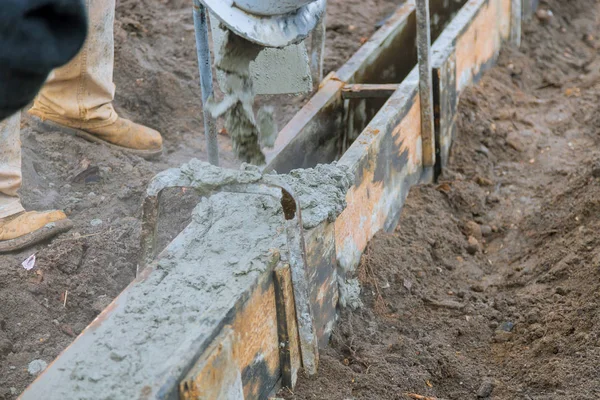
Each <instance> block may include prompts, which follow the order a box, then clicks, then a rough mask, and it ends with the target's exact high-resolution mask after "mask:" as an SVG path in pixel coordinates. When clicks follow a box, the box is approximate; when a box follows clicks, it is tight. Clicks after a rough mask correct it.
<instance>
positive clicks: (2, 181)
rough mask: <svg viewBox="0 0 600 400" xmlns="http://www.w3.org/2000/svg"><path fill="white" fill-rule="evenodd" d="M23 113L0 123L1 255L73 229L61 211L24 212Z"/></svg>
mask: <svg viewBox="0 0 600 400" xmlns="http://www.w3.org/2000/svg"><path fill="white" fill-rule="evenodd" d="M20 125H21V113H17V114H15V115H13V116H12V117H10V118H8V119H5V120H4V121H0V252H5V251H13V250H18V249H21V248H24V247H26V246H30V245H32V244H35V243H37V242H39V241H41V240H45V239H49V238H50V237H52V236H54V235H56V234H58V233H60V232H64V231H65V230H67V229H69V228H70V227H71V222H70V221H68V220H67V219H66V218H67V217H66V216H65V214H64V213H63V212H62V211H45V212H35V211H31V212H25V210H24V208H23V206H22V205H21V201H20V200H19V195H18V193H17V191H18V190H19V188H20V187H21V140H20V131H21V127H20Z"/></svg>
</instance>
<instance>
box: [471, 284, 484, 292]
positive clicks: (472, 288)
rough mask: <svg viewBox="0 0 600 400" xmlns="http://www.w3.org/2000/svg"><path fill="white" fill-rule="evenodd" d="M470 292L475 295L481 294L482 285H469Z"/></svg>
mask: <svg viewBox="0 0 600 400" xmlns="http://www.w3.org/2000/svg"><path fill="white" fill-rule="evenodd" d="M471 290H472V291H474V292H476V293H483V291H484V290H485V288H484V287H483V285H480V284H475V285H471Z"/></svg>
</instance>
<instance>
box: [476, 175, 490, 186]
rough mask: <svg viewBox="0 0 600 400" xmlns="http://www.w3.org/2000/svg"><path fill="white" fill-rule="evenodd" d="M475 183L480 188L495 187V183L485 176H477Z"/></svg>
mask: <svg viewBox="0 0 600 400" xmlns="http://www.w3.org/2000/svg"><path fill="white" fill-rule="evenodd" d="M475 183H477V184H478V185H479V186H493V185H494V182H493V181H492V180H491V179H488V178H486V177H484V176H479V175H477V176H476V177H475Z"/></svg>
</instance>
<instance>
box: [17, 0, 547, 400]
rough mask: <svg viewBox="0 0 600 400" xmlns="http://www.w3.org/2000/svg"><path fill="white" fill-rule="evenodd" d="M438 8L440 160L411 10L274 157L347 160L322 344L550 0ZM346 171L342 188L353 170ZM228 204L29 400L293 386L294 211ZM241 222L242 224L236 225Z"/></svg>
mask: <svg viewBox="0 0 600 400" xmlns="http://www.w3.org/2000/svg"><path fill="white" fill-rule="evenodd" d="M430 3H431V6H430V7H431V8H430V11H431V15H432V25H431V26H432V39H436V40H435V42H434V43H433V45H432V58H431V64H432V70H433V102H434V110H435V113H434V114H435V115H434V117H435V123H434V125H435V129H434V131H435V135H434V142H435V143H434V145H435V149H436V157H435V158H436V164H435V166H433V167H424V166H423V142H422V136H421V110H420V101H419V74H418V69H417V67H416V66H415V65H416V58H417V55H416V48H415V47H414V43H415V38H416V21H415V5H414V3H413V2H412V1H408V2H407V3H406V4H404V5H403V6H401V7H400V8H399V9H398V11H397V12H396V13H395V14H394V15H393V16H392V17H391V18H390V19H388V21H387V22H386V23H385V24H384V25H383V27H382V28H381V29H380V30H379V31H378V32H377V33H376V34H375V35H374V36H373V37H372V38H371V39H370V40H369V41H367V42H366V43H365V45H364V46H363V47H362V48H361V49H360V50H359V51H358V52H357V53H355V54H354V56H353V57H352V58H351V59H350V60H349V61H348V62H347V63H346V64H345V65H344V66H343V67H342V68H340V69H339V70H338V71H337V72H336V73H335V74H333V75H331V76H330V77H329V78H328V79H326V80H325V81H324V82H323V83H322V85H321V87H320V89H319V91H318V92H317V93H316V94H315V95H314V96H313V97H312V98H311V99H310V101H309V102H308V104H307V105H305V107H303V108H302V110H300V111H299V112H298V114H297V115H296V116H295V117H294V118H293V119H292V121H291V122H290V123H289V124H288V125H287V126H286V127H285V128H284V129H283V131H282V132H281V134H280V135H279V138H278V142H277V144H276V146H275V149H274V150H273V152H272V153H270V154H269V155H268V159H269V160H270V163H269V165H268V168H267V170H277V171H278V172H286V173H287V172H289V171H290V170H292V169H294V168H309V167H313V166H315V165H316V164H317V163H330V162H332V161H333V160H335V159H336V158H339V161H338V163H337V167H339V168H340V170H342V171H348V172H349V173H351V174H352V175H353V181H352V182H349V184H351V187H350V188H349V189H348V191H347V193H346V196H345V200H346V207H345V208H344V209H343V211H341V209H340V210H337V212H333V211H332V212H329V214H328V215H329V216H328V217H327V218H323V219H322V220H321V222H320V223H319V224H318V225H316V226H313V227H311V228H310V229H306V227H305V230H304V241H305V246H306V257H305V258H306V265H307V271H306V276H307V281H308V297H309V302H310V309H311V310H312V314H313V317H314V327H315V331H316V335H317V337H318V341H319V345H320V346H326V345H327V343H328V341H329V338H330V334H331V331H332V329H333V326H334V324H335V321H336V311H337V307H338V301H339V298H340V290H339V285H340V284H341V285H344V284H345V282H346V280H347V279H349V278H351V277H352V274H353V273H354V271H355V269H356V267H357V266H358V263H359V261H360V257H361V255H362V253H363V251H364V249H365V247H366V245H367V243H368V241H369V240H370V239H371V238H372V237H373V235H374V234H375V233H376V232H378V231H379V230H382V229H384V230H387V231H390V230H393V229H394V228H395V226H396V224H397V222H398V219H399V216H400V212H401V208H402V206H403V204H404V201H405V199H406V196H407V194H408V191H409V190H410V187H411V186H412V185H415V184H418V183H423V182H431V181H433V179H434V177H435V176H436V174H439V173H440V172H441V170H442V169H443V168H444V166H445V165H446V164H447V162H448V157H449V154H450V149H451V146H452V138H453V136H454V134H455V130H456V127H455V124H456V108H457V103H458V96H459V95H460V93H461V92H462V91H463V90H464V89H465V87H467V86H468V85H470V84H472V83H473V82H476V81H477V80H478V79H479V78H480V77H481V75H482V73H483V72H484V71H485V70H486V69H488V68H490V67H491V66H492V65H494V63H495V61H496V59H497V56H498V54H499V51H500V48H501V46H502V44H503V43H505V42H508V41H511V42H512V43H518V40H517V38H518V37H520V29H516V28H515V26H514V25H515V24H517V23H519V24H520V21H521V19H522V18H521V16H523V19H526V18H525V17H526V16H527V15H531V12H532V10H533V9H534V7H535V6H536V3H537V1H536V0H522V2H521V1H514V0H468V1H466V2H464V1H463V2H462V3H461V4H464V5H462V7H460V9H459V6H460V5H461V4H458V3H457V2H455V1H450V2H448V1H444V0H430ZM444 3H446V7H444ZM519 4H521V6H522V8H521V7H518V5H519ZM515 7H518V9H515ZM457 11H458V12H457ZM452 17H453V18H452ZM449 21H450V23H449V24H448V22H449ZM434 22H435V23H434ZM516 32H519V33H518V34H517V33H516ZM399 54H402V55H406V58H400V57H399V56H398V55H399ZM398 82H401V83H400V84H399V85H398V88H397V89H396V90H395V92H393V94H392V95H391V96H390V97H389V98H387V99H386V98H374V97H369V98H360V96H358V97H356V98H355V97H353V98H350V99H348V98H346V99H344V98H343V96H342V89H343V88H344V87H345V86H346V84H347V83H360V84H363V83H364V84H383V83H398ZM327 167H328V166H327ZM327 167H323V168H327ZM331 168H335V167H331ZM319 171H320V170H319ZM247 173H250V172H247ZM290 176H293V174H291V175H290ZM341 176H342V178H340V176H336V177H335V179H346V177H347V176H350V174H348V175H347V176H346V175H344V174H342V175H341ZM342 186H343V185H342ZM346 187H347V186H346ZM217 196H220V197H218V201H219V204H220V205H222V204H223V203H226V204H228V206H227V207H228V208H227V209H225V210H220V209H219V207H216V204H217V203H215V201H216V200H215V201H213V200H212V199H211V200H206V201H203V202H202V203H200V205H199V206H198V209H197V210H196V211H194V218H193V221H192V223H191V224H190V225H189V226H188V227H187V228H186V229H185V230H184V231H183V232H182V233H181V234H180V235H179V236H177V238H176V239H175V240H174V241H173V242H171V244H169V246H168V247H167V249H165V250H164V251H163V252H162V253H161V254H160V255H159V256H158V259H157V260H156V261H155V262H154V263H152V264H151V265H150V266H149V267H148V268H146V269H145V270H144V271H143V272H142V274H141V275H140V276H139V277H138V278H137V279H136V280H135V281H134V282H132V283H131V284H130V285H129V286H128V287H127V288H126V289H125V290H124V291H123V293H121V294H120V295H119V296H118V297H117V298H116V299H115V300H114V301H113V302H112V303H111V305H110V306H109V307H108V308H107V309H105V310H104V311H103V312H102V313H101V314H100V315H99V316H98V317H97V318H96V320H95V321H94V322H93V323H92V324H90V325H89V326H88V327H87V328H86V329H85V330H84V332H83V333H82V334H81V335H80V336H79V337H78V338H77V339H76V340H75V341H74V342H73V343H72V344H71V346H69V348H67V349H66V350H65V351H64V352H63V353H62V354H61V355H60V356H59V357H58V358H57V359H56V360H55V361H54V362H53V363H52V364H51V365H50V366H49V367H48V368H47V369H46V371H45V372H44V373H43V374H42V375H40V376H39V377H38V379H37V380H36V381H35V382H34V383H33V384H32V385H31V386H30V387H29V388H28V389H27V390H26V391H25V392H24V393H23V394H22V396H21V398H22V399H27V400H29V399H35V400H37V399H41V398H43V399H49V400H51V399H61V400H69V399H81V398H90V399H92V398H93V399H96V398H98V399H109V398H111V399H112V398H136V399H177V398H179V399H264V398H266V397H267V396H268V395H269V394H270V393H272V391H273V390H275V389H277V388H278V387H280V385H281V384H282V382H283V384H285V385H291V386H293V385H294V383H295V381H296V379H297V376H298V374H299V373H300V370H301V366H302V354H301V346H300V344H299V343H300V337H299V334H298V320H297V316H296V314H297V312H296V308H295V304H294V290H293V282H292V278H291V276H292V274H291V271H290V268H289V260H286V258H285V255H284V254H285V251H284V249H285V247H286V246H285V237H284V236H285V235H283V234H282V232H283V231H282V229H281V228H282V227H281V225H280V223H278V222H277V221H280V220H281V208H280V207H279V206H278V204H277V202H276V201H273V200H266V199H264V198H263V197H261V196H257V195H253V196H254V197H252V195H241V194H237V195H235V196H238V197H235V198H233V197H227V196H225V195H222V194H219V195H217ZM239 196H246V197H239ZM300 197H301V199H300V204H301V205H302V206H303V210H302V211H303V212H304V203H303V199H302V196H300ZM342 197H343V196H342ZM232 199H233V200H232ZM304 201H306V200H304ZM261 205H262V206H261ZM278 207H279V208H278ZM339 211H341V214H339ZM338 214H339V215H338ZM232 215H233V216H238V215H239V216H240V217H239V218H245V219H243V222H239V221H238V220H234V221H232V218H229V219H228V218H226V217H229V216H232ZM336 216H337V217H336ZM221 217H222V218H221ZM226 220H227V221H226ZM261 221H262V222H261ZM236 223H237V225H236ZM219 224H229V225H219ZM244 224H247V226H246V225H244ZM239 225H243V226H239ZM225 228H227V230H226V231H227V232H230V234H229V236H226V237H224V239H225V241H226V242H227V245H226V246H225V245H224V247H219V246H221V245H219V244H218V243H217V242H216V241H214V240H213V241H211V239H210V231H211V230H219V229H221V230H223V229H225ZM219 232H220V230H219ZM249 235H252V237H253V238H254V239H252V240H254V242H252V243H250V244H248V243H246V242H250V238H248V236H249ZM282 235H283V236H282ZM256 237H258V238H256ZM230 246H237V247H236V248H237V249H238V250H237V253H236V254H235V258H236V259H235V260H230V263H225V264H223V265H220V264H218V263H217V262H216V261H215V260H216V258H211V256H210V254H212V253H215V254H217V253H219V252H226V253H227V254H229V250H228V249H230V248H231V247H230ZM207 249H209V250H210V251H208V250H207ZM277 249H279V250H277ZM280 250H281V251H280ZM232 257H233V256H232ZM234 264H235V268H234V267H233V266H232V265H234ZM240 267H242V269H243V270H240ZM296 301H298V299H296ZM157 310H163V311H164V312H162V313H159V312H157ZM150 317H152V318H150ZM146 321H151V322H146ZM129 328H131V329H129ZM128 329H129V330H128ZM316 361H317V362H318V360H316Z"/></svg>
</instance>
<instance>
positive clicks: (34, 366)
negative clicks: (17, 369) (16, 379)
mask: <svg viewBox="0 0 600 400" xmlns="http://www.w3.org/2000/svg"><path fill="white" fill-rule="evenodd" d="M46 367H48V363H47V362H46V361H44V360H33V361H32V362H30V363H29V366H28V367H27V372H29V375H31V376H36V375H38V374H39V373H40V372H42V371H43V370H45V369H46Z"/></svg>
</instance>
